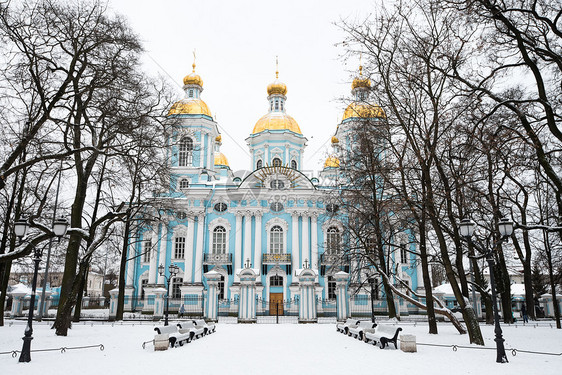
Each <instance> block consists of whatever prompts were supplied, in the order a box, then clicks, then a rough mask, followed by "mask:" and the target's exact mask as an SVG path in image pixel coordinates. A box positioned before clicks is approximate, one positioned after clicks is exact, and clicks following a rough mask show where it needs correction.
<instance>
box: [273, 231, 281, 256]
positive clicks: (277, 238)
mask: <svg viewBox="0 0 562 375" xmlns="http://www.w3.org/2000/svg"><path fill="white" fill-rule="evenodd" d="M270 235H271V252H272V253H274V254H281V253H283V232H278V231H275V230H272V231H271V234H270Z"/></svg>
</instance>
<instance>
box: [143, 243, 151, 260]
mask: <svg viewBox="0 0 562 375" xmlns="http://www.w3.org/2000/svg"><path fill="white" fill-rule="evenodd" d="M142 245H143V246H142V261H143V262H144V263H149V262H150V252H151V250H152V240H151V239H150V238H149V239H147V240H145V241H144V242H143V244H142Z"/></svg>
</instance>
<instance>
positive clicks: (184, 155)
mask: <svg viewBox="0 0 562 375" xmlns="http://www.w3.org/2000/svg"><path fill="white" fill-rule="evenodd" d="M192 163H193V140H192V139H191V138H189V137H183V138H182V139H181V141H180V144H179V157H178V164H179V166H180V167H185V166H190V165H191V164H192Z"/></svg>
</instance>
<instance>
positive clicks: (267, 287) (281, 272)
mask: <svg viewBox="0 0 562 375" xmlns="http://www.w3.org/2000/svg"><path fill="white" fill-rule="evenodd" d="M274 275H278V276H281V277H283V287H282V289H283V301H284V300H286V299H287V291H286V289H287V287H288V285H287V273H286V272H285V271H284V270H283V268H281V267H279V266H277V265H276V266H274V267H272V268H271V269H270V270H269V272H268V273H267V275H266V276H265V294H266V298H267V299H269V295H270V293H271V292H270V287H271V286H270V285H269V283H270V280H269V279H270V278H271V276H274ZM274 288H277V287H274Z"/></svg>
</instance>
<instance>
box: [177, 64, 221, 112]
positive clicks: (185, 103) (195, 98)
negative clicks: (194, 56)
mask: <svg viewBox="0 0 562 375" xmlns="http://www.w3.org/2000/svg"><path fill="white" fill-rule="evenodd" d="M192 67H193V71H192V72H191V73H190V74H188V75H186V76H185V77H184V79H183V84H184V86H183V90H184V91H185V96H186V97H185V98H184V99H182V100H180V101H177V102H175V103H174V104H173V105H172V107H171V108H170V111H169V112H168V116H172V115H204V116H207V117H209V118H210V119H212V118H213V116H212V114H211V110H210V109H209V106H207V103H205V102H204V101H203V100H201V98H200V96H201V92H202V91H203V80H202V79H201V77H200V76H199V74H196V73H195V61H194V62H193V65H192Z"/></svg>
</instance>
